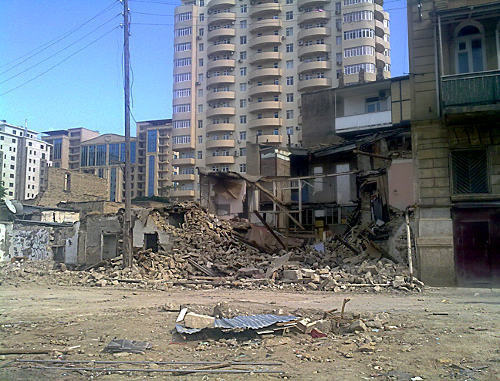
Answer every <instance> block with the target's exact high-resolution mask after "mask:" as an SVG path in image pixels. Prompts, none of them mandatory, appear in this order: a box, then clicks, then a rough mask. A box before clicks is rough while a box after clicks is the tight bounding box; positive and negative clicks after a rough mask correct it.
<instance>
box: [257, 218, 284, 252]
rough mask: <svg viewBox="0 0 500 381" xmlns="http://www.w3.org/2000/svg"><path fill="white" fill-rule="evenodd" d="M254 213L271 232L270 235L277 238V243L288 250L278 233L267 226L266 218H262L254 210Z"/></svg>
mask: <svg viewBox="0 0 500 381" xmlns="http://www.w3.org/2000/svg"><path fill="white" fill-rule="evenodd" d="M253 213H254V214H255V215H256V216H257V218H258V219H259V220H260V222H262V223H263V224H264V226H265V227H266V229H267V230H269V233H271V234H272V235H273V237H274V238H276V241H278V242H279V243H280V245H281V246H283V249H285V250H288V248H287V246H286V244H285V243H284V242H283V241H282V240H281V238H280V237H279V236H278V235H277V234H276V232H275V231H274V230H273V229H271V227H270V226H269V225H268V224H267V222H266V220H265V219H264V217H262V215H261V214H260V213H259V212H258V211H257V210H254V211H253Z"/></svg>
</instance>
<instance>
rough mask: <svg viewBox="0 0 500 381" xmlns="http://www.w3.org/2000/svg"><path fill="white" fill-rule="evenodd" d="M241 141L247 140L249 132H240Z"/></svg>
mask: <svg viewBox="0 0 500 381" xmlns="http://www.w3.org/2000/svg"><path fill="white" fill-rule="evenodd" d="M240 140H247V132H246V131H240Z"/></svg>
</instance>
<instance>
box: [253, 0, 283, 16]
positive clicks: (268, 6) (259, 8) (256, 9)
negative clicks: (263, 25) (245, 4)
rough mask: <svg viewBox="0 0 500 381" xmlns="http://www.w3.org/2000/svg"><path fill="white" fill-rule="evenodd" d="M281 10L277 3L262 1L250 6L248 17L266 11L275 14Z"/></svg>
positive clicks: (260, 14)
mask: <svg viewBox="0 0 500 381" xmlns="http://www.w3.org/2000/svg"><path fill="white" fill-rule="evenodd" d="M278 12H281V5H279V4H277V3H264V4H257V5H251V6H250V17H259V16H262V15H265V14H266V13H271V14H275V13H278Z"/></svg>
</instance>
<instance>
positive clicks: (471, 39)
mask: <svg viewBox="0 0 500 381" xmlns="http://www.w3.org/2000/svg"><path fill="white" fill-rule="evenodd" d="M385 37H386V35H384V40H386V41H389V36H388V35H387V39H386V38H385ZM455 51H456V58H455V62H456V72H457V73H472V72H478V71H483V70H484V62H483V59H484V57H483V55H484V37H483V35H482V34H481V31H480V30H479V29H478V28H477V27H476V26H474V25H466V26H464V27H463V28H461V29H460V31H458V33H457V37H456V41H455Z"/></svg>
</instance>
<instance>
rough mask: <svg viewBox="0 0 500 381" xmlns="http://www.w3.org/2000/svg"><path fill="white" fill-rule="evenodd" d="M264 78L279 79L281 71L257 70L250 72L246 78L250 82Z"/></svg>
mask: <svg viewBox="0 0 500 381" xmlns="http://www.w3.org/2000/svg"><path fill="white" fill-rule="evenodd" d="M265 77H281V69H278V68H274V67H271V68H263V69H257V70H254V71H252V72H250V75H249V77H248V78H249V79H250V80H256V79H258V78H265Z"/></svg>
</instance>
